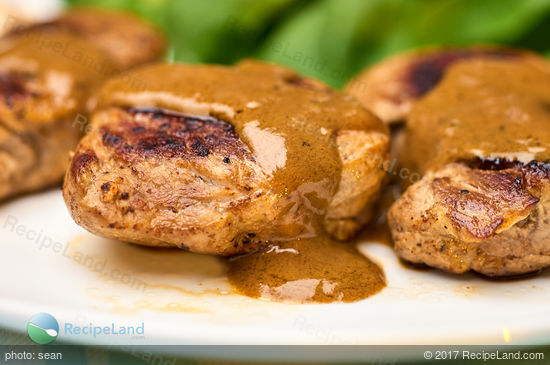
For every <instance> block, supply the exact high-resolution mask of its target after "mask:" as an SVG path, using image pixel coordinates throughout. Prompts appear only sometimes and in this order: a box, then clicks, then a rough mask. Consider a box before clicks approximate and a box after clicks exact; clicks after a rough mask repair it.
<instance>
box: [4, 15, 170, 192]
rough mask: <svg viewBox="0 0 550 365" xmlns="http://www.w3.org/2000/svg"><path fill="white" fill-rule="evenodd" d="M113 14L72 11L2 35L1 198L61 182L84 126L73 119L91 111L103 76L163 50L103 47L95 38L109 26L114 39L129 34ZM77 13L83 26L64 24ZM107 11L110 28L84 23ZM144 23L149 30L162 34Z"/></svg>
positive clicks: (110, 44)
mask: <svg viewBox="0 0 550 365" xmlns="http://www.w3.org/2000/svg"><path fill="white" fill-rule="evenodd" d="M108 14H109V13H107V12H105V13H104V12H101V13H95V12H91V13H86V12H84V11H78V12H75V13H73V12H70V13H69V14H68V15H65V16H63V17H62V18H60V19H59V20H56V21H54V22H51V23H48V25H42V24H41V25H34V26H30V27H27V28H21V29H13V30H12V32H11V33H10V34H9V35H8V36H6V37H5V38H3V39H2V40H0V92H1V95H0V200H1V199H5V198H8V197H11V196H14V195H17V194H20V193H25V192H30V191H35V190H40V189H44V188H46V187H50V186H52V185H55V184H58V183H60V181H61V179H62V177H63V175H64V173H65V171H66V169H67V164H68V160H69V151H71V150H72V149H74V147H75V146H76V145H77V143H78V141H79V139H80V137H81V136H82V134H83V133H82V132H83V129H84V127H85V126H83V125H82V124H81V123H76V124H75V123H74V122H75V120H77V118H78V116H79V115H81V114H86V113H87V111H88V109H89V108H88V106H89V103H90V101H91V98H92V96H93V94H94V93H95V92H96V91H97V90H98V89H99V87H100V85H101V83H102V82H103V81H104V80H105V79H106V78H107V77H109V76H111V75H113V74H115V73H117V72H118V71H119V70H120V69H121V67H122V65H129V64H132V63H139V62H142V61H145V60H146V59H147V60H152V59H153V58H156V57H158V56H159V55H160V53H159V52H158V51H157V50H155V51H154V52H150V51H148V50H147V47H144V48H143V49H142V48H141V47H140V45H139V44H135V45H134V47H133V48H132V49H131V50H130V49H129V48H128V47H127V48H126V52H125V53H124V56H122V55H120V56H116V55H115V56H113V57H111V55H113V54H118V53H119V52H121V51H120V49H119V48H120V47H119V45H117V44H116V43H117V42H114V41H113V42H104V43H102V45H101V47H99V46H98V42H92V41H91V39H93V38H94V37H95V34H94V33H97V32H99V31H101V32H102V37H100V38H102V39H103V38H108V36H107V33H108V32H112V33H109V34H111V35H110V38H111V39H117V37H118V38H120V39H125V38H126V37H127V35H123V36H121V35H117V33H115V32H116V31H115V30H114V29H113V26H114V24H115V23H116V24H126V23H128V21H127V20H126V18H125V17H124V16H119V15H115V14H110V15H108ZM75 17H78V19H81V20H82V22H78V23H79V25H80V26H81V28H79V29H78V31H77V30H76V29H73V28H76V24H75V25H74V27H69V26H65V25H63V26H61V25H59V24H65V23H67V22H69V23H71V22H73V21H72V20H74V18H75ZM84 18H86V19H87V21H84ZM104 18H105V19H108V20H109V22H110V23H111V27H110V28H109V30H107V29H101V30H100V29H93V28H92V27H87V26H85V24H86V23H91V22H93V21H94V20H95V21H98V22H99V23H101V24H103V23H104V21H103V20H105V19H104ZM74 23H77V22H76V21H74ZM131 24H134V23H131ZM134 27H135V28H137V27H138V24H134ZM144 27H145V29H143V30H142V33H151V34H156V30H153V29H151V28H147V27H146V26H145V25H144ZM109 49H111V50H112V52H107V50H109ZM133 54H137V55H138V56H137V57H136V56H132V55H133Z"/></svg>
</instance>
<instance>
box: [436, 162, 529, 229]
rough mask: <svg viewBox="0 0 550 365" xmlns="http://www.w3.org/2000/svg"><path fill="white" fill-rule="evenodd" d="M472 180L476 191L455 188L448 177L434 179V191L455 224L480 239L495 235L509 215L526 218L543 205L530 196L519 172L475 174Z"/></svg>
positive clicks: (480, 172)
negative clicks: (537, 204)
mask: <svg viewBox="0 0 550 365" xmlns="http://www.w3.org/2000/svg"><path fill="white" fill-rule="evenodd" d="M471 179H472V181H473V182H475V186H474V188H475V189H476V190H470V189H465V188H464V186H460V185H457V184H453V182H452V181H451V178H450V177H447V176H445V177H442V178H436V179H434V180H433V182H432V189H433V191H434V193H435V197H436V199H438V200H441V201H442V202H443V204H445V205H446V206H447V207H448V209H449V210H448V213H447V214H448V216H449V217H450V218H451V219H452V221H453V222H455V223H456V224H458V225H459V226H461V227H463V228H465V229H467V230H468V232H470V233H471V234H472V235H473V236H474V237H476V238H479V239H483V238H488V237H490V236H491V235H493V234H495V232H496V231H497V229H498V228H499V227H500V226H501V225H502V224H503V223H504V220H505V219H507V218H506V216H507V215H514V214H518V215H521V216H525V215H526V214H527V213H528V212H529V211H530V210H531V209H532V208H533V206H534V205H535V204H536V203H538V201H539V199H538V198H536V197H534V196H532V195H531V194H529V192H528V191H527V189H526V186H525V184H523V183H522V181H523V178H522V174H521V172H519V171H515V170H504V171H498V172H494V171H482V170H473V171H472V173H471Z"/></svg>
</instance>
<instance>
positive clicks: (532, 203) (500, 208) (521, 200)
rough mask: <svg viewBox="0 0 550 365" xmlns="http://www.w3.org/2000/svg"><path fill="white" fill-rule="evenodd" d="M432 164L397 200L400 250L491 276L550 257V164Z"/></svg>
mask: <svg viewBox="0 0 550 365" xmlns="http://www.w3.org/2000/svg"><path fill="white" fill-rule="evenodd" d="M469 164H470V165H471V166H472V167H468V166H466V165H465V164H464V163H452V164H449V165H447V166H445V167H444V168H442V169H440V170H438V171H436V172H428V173H427V174H426V175H425V176H424V178H423V179H422V180H420V181H419V182H417V183H415V184H413V185H411V186H410V187H409V188H408V189H407V190H406V192H405V193H404V194H403V195H402V196H401V198H400V199H399V200H397V202H396V203H394V205H393V206H392V207H391V208H390V210H389V212H388V221H389V223H390V227H391V229H392V237H393V240H394V245H395V250H396V252H397V253H398V254H399V255H400V256H401V257H402V258H404V259H406V260H408V261H410V262H413V263H424V264H427V265H429V266H433V267H437V268H439V269H442V270H445V271H449V272H454V273H463V272H466V271H469V270H474V271H477V272H480V273H483V274H485V275H489V276H509V275H516V274H523V273H528V272H532V271H535V270H538V269H541V268H544V267H546V266H549V265H550V248H549V247H548V244H547V242H548V241H549V239H550V233H549V232H550V227H549V223H548V217H547V212H548V211H549V206H550V173H549V171H550V169H549V167H550V166H549V165H548V164H545V163H538V162H531V163H529V164H522V163H520V162H510V161H506V160H476V161H470V162H469Z"/></svg>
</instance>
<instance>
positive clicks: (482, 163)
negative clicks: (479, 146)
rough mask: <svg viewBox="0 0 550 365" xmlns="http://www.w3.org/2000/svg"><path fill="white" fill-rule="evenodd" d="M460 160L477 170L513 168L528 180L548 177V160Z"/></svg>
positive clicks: (549, 174) (549, 173)
mask: <svg viewBox="0 0 550 365" xmlns="http://www.w3.org/2000/svg"><path fill="white" fill-rule="evenodd" d="M461 162H462V163H464V164H465V165H467V166H468V167H470V168H474V169H479V170H490V171H501V170H508V169H515V170H518V171H520V172H521V173H522V174H523V175H525V176H526V177H527V178H530V181H533V182H534V181H536V180H540V179H550V163H548V162H539V161H536V160H533V161H530V162H528V163H523V162H520V161H511V160H508V159H504V158H493V159H482V158H476V159H473V160H468V161H461ZM521 182H523V181H521ZM517 183H520V181H517Z"/></svg>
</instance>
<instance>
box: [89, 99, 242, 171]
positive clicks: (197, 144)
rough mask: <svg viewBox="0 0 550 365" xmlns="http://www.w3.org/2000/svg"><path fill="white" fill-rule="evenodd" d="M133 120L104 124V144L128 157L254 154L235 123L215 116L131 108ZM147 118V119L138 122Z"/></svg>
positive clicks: (128, 158)
mask: <svg viewBox="0 0 550 365" xmlns="http://www.w3.org/2000/svg"><path fill="white" fill-rule="evenodd" d="M127 112H128V114H129V115H130V116H131V117H132V119H131V120H122V121H121V122H120V123H117V124H116V125H115V126H110V125H104V126H102V127H101V128H100V132H101V134H102V136H103V137H102V140H103V144H104V145H105V146H108V147H109V148H110V149H111V150H113V152H114V153H115V154H116V155H117V157H118V158H121V159H123V160H125V161H134V160H136V159H143V158H151V157H156V158H174V157H178V158H185V159H190V158H198V157H205V156H208V155H209V154H211V153H216V154H220V155H224V156H225V157H224V161H227V162H226V163H229V162H230V160H231V158H233V157H237V158H240V157H246V158H251V154H250V151H249V150H248V147H246V145H244V144H243V143H242V141H240V139H239V137H238V136H237V134H236V133H235V130H234V128H233V126H232V125H231V124H230V123H228V122H225V121H223V120H219V119H216V118H213V117H202V116H192V115H185V114H181V113H176V112H173V111H167V110H163V109H154V108H142V109H139V108H129V109H127ZM138 120H147V123H140V122H136V121H138Z"/></svg>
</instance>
